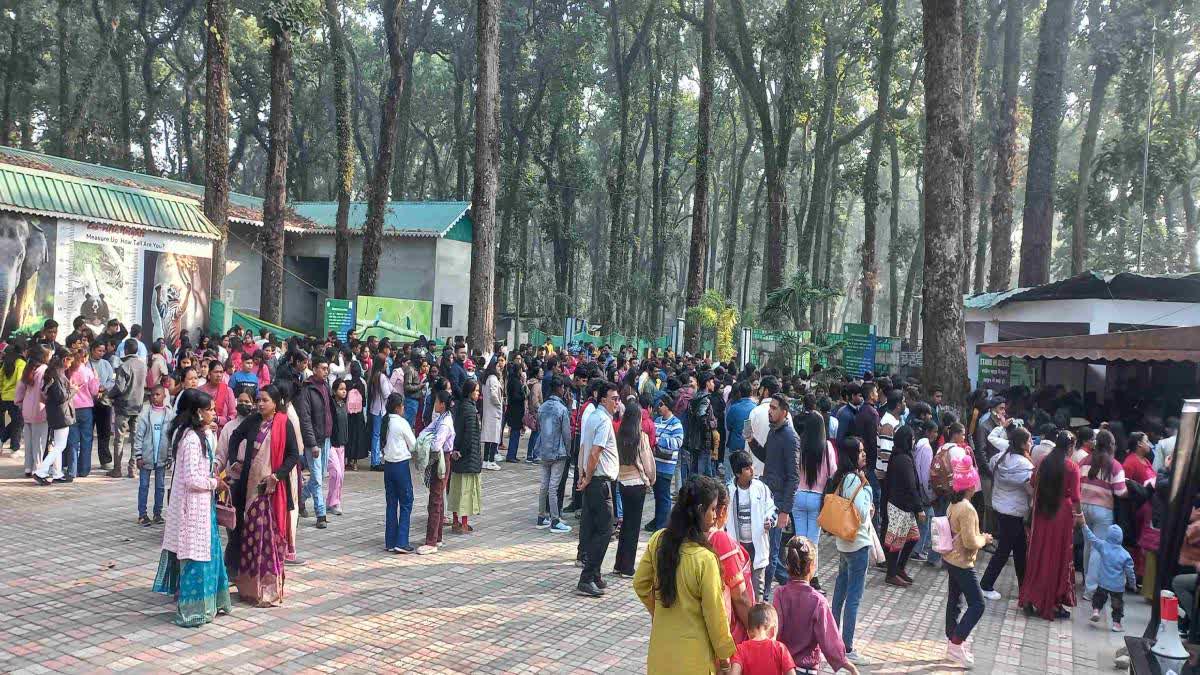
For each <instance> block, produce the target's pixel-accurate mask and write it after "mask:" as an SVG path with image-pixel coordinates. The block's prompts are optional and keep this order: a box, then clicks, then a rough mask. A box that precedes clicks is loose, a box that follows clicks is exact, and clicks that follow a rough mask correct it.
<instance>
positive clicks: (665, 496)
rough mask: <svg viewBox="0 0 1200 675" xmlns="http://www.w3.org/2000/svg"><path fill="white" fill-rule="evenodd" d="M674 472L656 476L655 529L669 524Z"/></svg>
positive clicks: (660, 473)
mask: <svg viewBox="0 0 1200 675" xmlns="http://www.w3.org/2000/svg"><path fill="white" fill-rule="evenodd" d="M673 477H674V474H670V473H663V472H661V471H659V472H657V473H656V474H655V478H654V529H656V530H661V529H662V528H664V527H666V526H667V517H668V516H670V515H671V499H672V495H671V478H673Z"/></svg>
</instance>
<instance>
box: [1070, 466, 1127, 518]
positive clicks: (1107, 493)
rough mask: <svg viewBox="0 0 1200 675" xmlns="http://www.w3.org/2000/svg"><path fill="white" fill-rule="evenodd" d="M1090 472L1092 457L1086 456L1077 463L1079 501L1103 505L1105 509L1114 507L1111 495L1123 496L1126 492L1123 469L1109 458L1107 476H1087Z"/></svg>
mask: <svg viewBox="0 0 1200 675" xmlns="http://www.w3.org/2000/svg"><path fill="white" fill-rule="evenodd" d="M1091 472H1092V458H1091V457H1088V458H1087V459H1085V460H1083V464H1080V465H1079V494H1080V501H1081V502H1082V503H1084V504H1091V505H1093V506H1103V507H1104V508H1106V509H1112V508H1115V506H1116V505H1115V504H1114V503H1113V497H1123V496H1125V493H1126V492H1128V491H1129V490H1128V488H1126V487H1125V469H1124V468H1122V467H1121V465H1120V464H1119V463H1118V462H1117V460H1115V459H1114V460H1111V464H1110V466H1109V468H1108V478H1107V479H1104V478H1100V477H1097V478H1088V474H1090V473H1091Z"/></svg>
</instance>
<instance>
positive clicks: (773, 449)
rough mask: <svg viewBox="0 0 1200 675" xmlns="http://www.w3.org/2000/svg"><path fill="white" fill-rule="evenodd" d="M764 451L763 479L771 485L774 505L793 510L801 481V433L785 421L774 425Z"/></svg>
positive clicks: (785, 511)
mask: <svg viewBox="0 0 1200 675" xmlns="http://www.w3.org/2000/svg"><path fill="white" fill-rule="evenodd" d="M764 453H765V455H766V460H765V461H764V462H763V464H764V467H763V475H762V482H763V483H765V484H766V486H767V487H768V488H770V489H771V497H772V498H773V499H774V500H775V508H776V509H777V510H779V511H782V512H783V513H791V512H792V502H793V501H795V499H796V488H797V487H799V485H800V464H799V461H798V460H799V458H800V437H799V436H797V435H796V431H795V430H794V429H792V426H791V425H790V424H788V423H786V422H785V423H783V424H780V425H779V426H778V427H773V428H772V429H771V432H770V433H769V434H768V435H767V444H766V445H765V446H764Z"/></svg>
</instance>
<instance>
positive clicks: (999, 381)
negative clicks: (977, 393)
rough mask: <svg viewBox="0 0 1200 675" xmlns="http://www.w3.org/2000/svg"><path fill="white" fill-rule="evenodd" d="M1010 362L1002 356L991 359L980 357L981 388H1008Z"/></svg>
mask: <svg viewBox="0 0 1200 675" xmlns="http://www.w3.org/2000/svg"><path fill="white" fill-rule="evenodd" d="M1008 380H1009V360H1008V358H1006V357H1003V356H1000V357H996V358H991V357H987V356H981V357H979V386H980V387H984V388H987V389H994V390H997V391H999V390H1001V389H1007V388H1008Z"/></svg>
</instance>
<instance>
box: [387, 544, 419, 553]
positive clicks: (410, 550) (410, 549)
mask: <svg viewBox="0 0 1200 675" xmlns="http://www.w3.org/2000/svg"><path fill="white" fill-rule="evenodd" d="M414 551H416V549H414V548H413V547H412V546H397V547H395V548H393V549H392V553H399V554H400V555H408V554H409V553H413V552H414Z"/></svg>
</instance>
